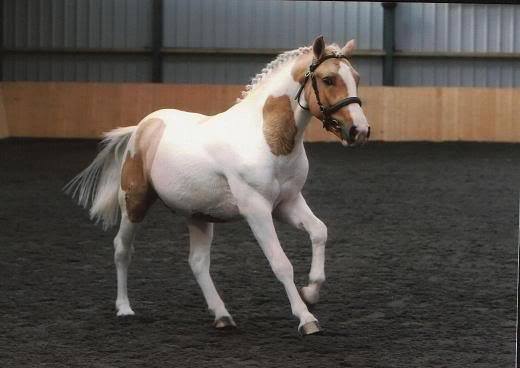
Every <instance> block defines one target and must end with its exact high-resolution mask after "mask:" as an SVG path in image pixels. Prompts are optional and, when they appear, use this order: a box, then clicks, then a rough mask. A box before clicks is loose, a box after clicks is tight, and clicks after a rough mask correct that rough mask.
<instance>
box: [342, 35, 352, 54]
mask: <svg viewBox="0 0 520 368" xmlns="http://www.w3.org/2000/svg"><path fill="white" fill-rule="evenodd" d="M355 48H356V40H354V39H352V40H350V41H348V42H347V43H346V44H345V46H343V48H342V49H341V53H342V54H343V55H345V56H350V54H352V51H354V49H355Z"/></svg>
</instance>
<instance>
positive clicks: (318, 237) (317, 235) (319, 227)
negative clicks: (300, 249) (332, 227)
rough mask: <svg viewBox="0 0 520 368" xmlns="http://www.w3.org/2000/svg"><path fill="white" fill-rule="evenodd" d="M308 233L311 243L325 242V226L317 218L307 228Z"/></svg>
mask: <svg viewBox="0 0 520 368" xmlns="http://www.w3.org/2000/svg"><path fill="white" fill-rule="evenodd" d="M309 235H310V238H311V241H312V243H313V244H325V242H326V241H327V226H326V225H325V224H324V223H323V222H322V221H321V220H319V219H318V220H317V221H316V223H314V224H313V225H312V226H311V227H310V228H309Z"/></svg>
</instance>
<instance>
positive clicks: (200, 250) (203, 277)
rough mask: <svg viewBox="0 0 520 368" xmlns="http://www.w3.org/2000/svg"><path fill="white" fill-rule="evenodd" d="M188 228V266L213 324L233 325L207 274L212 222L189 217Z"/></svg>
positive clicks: (223, 326)
mask: <svg viewBox="0 0 520 368" xmlns="http://www.w3.org/2000/svg"><path fill="white" fill-rule="evenodd" d="M188 228H189V232H190V257H189V263H190V267H191V270H192V271H193V275H194V276H195V279H196V280H197V283H198V284H199V286H200V288H201V290H202V293H203V294H204V298H205V299H206V303H207V304H208V309H209V310H210V312H211V313H213V314H214V315H215V322H214V324H213V325H214V326H215V327H216V328H226V327H234V326H235V322H234V321H233V318H232V317H231V315H230V314H229V312H228V311H227V309H226V307H225V305H224V302H223V301H222V299H221V298H220V296H219V295H218V292H217V290H216V289H215V285H214V284H213V280H212V279H211V276H210V274H209V265H210V249H211V241H212V240H213V224H212V223H208V222H203V221H198V220H193V219H190V220H189V221H188Z"/></svg>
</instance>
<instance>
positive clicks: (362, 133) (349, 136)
mask: <svg viewBox="0 0 520 368" xmlns="http://www.w3.org/2000/svg"><path fill="white" fill-rule="evenodd" d="M341 138H342V140H345V141H346V142H347V144H348V145H349V146H357V145H359V144H364V143H366V141H367V140H368V138H370V127H367V129H362V130H360V129H358V128H357V127H356V126H355V125H352V126H351V127H350V129H348V130H347V128H346V127H342V128H341Z"/></svg>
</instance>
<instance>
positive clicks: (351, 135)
mask: <svg viewBox="0 0 520 368" xmlns="http://www.w3.org/2000/svg"><path fill="white" fill-rule="evenodd" d="M357 134H358V131H357V129H356V127H355V126H354V125H352V126H351V127H350V130H349V131H348V136H349V139H350V141H351V142H354V140H355V139H356V135H357Z"/></svg>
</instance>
